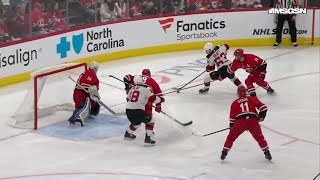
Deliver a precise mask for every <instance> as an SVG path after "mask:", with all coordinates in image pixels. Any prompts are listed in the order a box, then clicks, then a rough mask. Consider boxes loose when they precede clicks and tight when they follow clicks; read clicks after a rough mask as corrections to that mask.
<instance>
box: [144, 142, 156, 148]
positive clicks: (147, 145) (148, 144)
mask: <svg viewBox="0 0 320 180" xmlns="http://www.w3.org/2000/svg"><path fill="white" fill-rule="evenodd" d="M155 145H156V144H150V143H144V147H151V146H155Z"/></svg>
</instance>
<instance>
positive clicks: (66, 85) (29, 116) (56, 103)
mask: <svg viewBox="0 0 320 180" xmlns="http://www.w3.org/2000/svg"><path fill="white" fill-rule="evenodd" d="M86 69H87V64H86V63H68V64H60V65H56V66H51V67H46V68H43V69H40V70H37V71H34V72H32V73H31V79H30V81H31V82H30V83H29V87H28V90H27V93H26V95H25V97H24V99H23V101H22V103H21V104H20V106H19V107H18V109H17V111H16V112H15V114H14V115H13V116H12V119H10V120H9V121H8V124H9V125H10V126H13V127H16V128H23V129H32V128H33V129H37V128H38V127H42V126H46V125H49V124H50V122H48V121H49V120H50V121H51V123H53V122H52V121H59V120H60V121H61V119H59V117H58V120H57V117H55V118H54V117H52V116H50V115H53V114H56V112H57V111H73V110H74V105H73V98H72V96H73V90H74V87H75V83H74V82H72V81H71V80H70V79H69V78H72V79H74V80H77V79H78V77H79V75H80V74H81V73H82V72H83V71H84V70H86ZM68 114H69V115H71V113H70V112H69V113H68ZM60 118H62V119H63V120H67V119H68V118H69V117H67V116H66V115H65V116H63V117H60ZM52 119H53V120H52ZM40 120H41V121H40ZM39 122H44V123H41V124H40V123H39Z"/></svg>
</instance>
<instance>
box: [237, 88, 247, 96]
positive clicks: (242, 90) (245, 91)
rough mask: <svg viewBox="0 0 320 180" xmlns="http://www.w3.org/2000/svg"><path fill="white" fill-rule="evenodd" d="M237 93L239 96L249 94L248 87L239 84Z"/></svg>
mask: <svg viewBox="0 0 320 180" xmlns="http://www.w3.org/2000/svg"><path fill="white" fill-rule="evenodd" d="M237 93H238V96H239V97H243V96H246V95H247V89H246V88H245V87H244V86H238V89H237Z"/></svg>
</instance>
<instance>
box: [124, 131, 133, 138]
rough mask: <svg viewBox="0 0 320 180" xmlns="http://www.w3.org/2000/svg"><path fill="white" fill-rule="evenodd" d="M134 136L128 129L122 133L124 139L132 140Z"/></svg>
mask: <svg viewBox="0 0 320 180" xmlns="http://www.w3.org/2000/svg"><path fill="white" fill-rule="evenodd" d="M135 138H136V135H134V134H131V133H129V132H128V131H126V133H125V134H124V139H126V140H134V139H135Z"/></svg>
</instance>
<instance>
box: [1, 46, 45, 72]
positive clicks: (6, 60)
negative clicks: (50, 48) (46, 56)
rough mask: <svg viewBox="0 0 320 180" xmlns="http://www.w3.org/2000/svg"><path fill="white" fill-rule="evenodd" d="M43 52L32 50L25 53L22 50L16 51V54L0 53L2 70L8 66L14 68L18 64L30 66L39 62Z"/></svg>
mask: <svg viewBox="0 0 320 180" xmlns="http://www.w3.org/2000/svg"><path fill="white" fill-rule="evenodd" d="M41 52H42V48H40V49H38V50H37V49H32V50H27V51H24V50H22V49H16V50H15V53H12V54H4V53H0V68H4V67H6V66H13V65H18V64H23V66H28V65H29V64H30V62H31V61H34V60H38V58H39V53H41Z"/></svg>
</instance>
